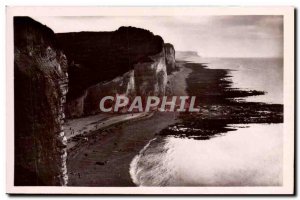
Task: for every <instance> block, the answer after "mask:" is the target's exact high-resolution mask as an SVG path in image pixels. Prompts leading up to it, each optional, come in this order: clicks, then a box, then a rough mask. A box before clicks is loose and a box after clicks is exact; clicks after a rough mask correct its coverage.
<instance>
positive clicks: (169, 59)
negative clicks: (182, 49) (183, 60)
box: [164, 43, 176, 74]
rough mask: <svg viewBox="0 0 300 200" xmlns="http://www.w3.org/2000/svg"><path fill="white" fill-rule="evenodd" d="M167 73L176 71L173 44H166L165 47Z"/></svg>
mask: <svg viewBox="0 0 300 200" xmlns="http://www.w3.org/2000/svg"><path fill="white" fill-rule="evenodd" d="M164 48H165V54H166V65H167V73H168V74H171V73H172V72H173V71H175V67H176V65H175V49H174V46H173V45H172V44H169V43H166V44H165V46H164Z"/></svg>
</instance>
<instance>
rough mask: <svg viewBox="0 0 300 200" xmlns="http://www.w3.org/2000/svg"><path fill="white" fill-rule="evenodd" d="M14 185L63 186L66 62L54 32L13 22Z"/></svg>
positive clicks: (29, 22) (20, 20)
mask: <svg viewBox="0 0 300 200" xmlns="http://www.w3.org/2000/svg"><path fill="white" fill-rule="evenodd" d="M14 51H15V52H14V55H15V57H14V76H15V77H14V78H15V81H14V84H15V86H14V87H15V88H14V90H15V99H14V100H15V185H16V186H30V185H31V186H33V185H65V184H66V183H67V175H66V173H67V169H66V148H65V147H66V139H65V137H64V132H63V123H64V117H65V115H64V103H65V101H66V94H67V90H68V79H67V74H66V73H67V59H66V56H65V55H64V54H63V53H62V51H60V50H59V49H58V46H57V43H56V38H55V35H54V33H53V32H52V30H51V29H49V28H48V27H46V26H43V25H42V24H40V23H38V22H36V21H34V20H32V19H31V18H28V17H15V18H14Z"/></svg>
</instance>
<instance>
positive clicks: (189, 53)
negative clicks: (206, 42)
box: [176, 51, 199, 60]
mask: <svg viewBox="0 0 300 200" xmlns="http://www.w3.org/2000/svg"><path fill="white" fill-rule="evenodd" d="M189 56H197V57H199V55H198V53H197V51H176V58H177V59H179V60H180V59H184V58H187V57H189Z"/></svg>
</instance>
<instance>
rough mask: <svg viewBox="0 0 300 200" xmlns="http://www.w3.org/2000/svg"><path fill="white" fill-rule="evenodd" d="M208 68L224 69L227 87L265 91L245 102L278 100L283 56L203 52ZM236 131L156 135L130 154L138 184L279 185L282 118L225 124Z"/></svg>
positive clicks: (197, 60) (193, 58) (200, 59)
mask: <svg viewBox="0 0 300 200" xmlns="http://www.w3.org/2000/svg"><path fill="white" fill-rule="evenodd" d="M185 60H186V61H189V62H195V63H203V64H204V65H206V66H207V67H208V68H211V69H228V70H229V75H230V77H229V79H230V80H231V81H232V88H239V89H245V90H258V91H265V92H266V93H265V95H260V96H251V97H246V98H244V99H243V100H244V101H249V102H263V103H270V104H283V59H282V58H203V57H199V56H190V57H186V58H185ZM228 126H229V127H232V128H235V129H236V130H235V131H229V132H226V133H225V134H221V135H220V136H219V137H213V138H211V139H209V140H195V139H191V138H178V137H174V136H167V137H162V136H157V137H156V138H154V139H152V140H151V141H149V143H148V144H147V145H146V146H145V147H144V148H143V149H142V150H141V151H140V152H139V154H138V155H136V156H135V157H134V159H133V160H132V162H131V164H130V170H129V172H130V175H131V178H132V181H133V182H134V183H135V184H136V185H137V186H214V187H218V186H280V185H282V173H283V161H282V160H283V124H282V123H277V124H229V125H228Z"/></svg>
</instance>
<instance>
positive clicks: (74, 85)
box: [56, 27, 164, 99]
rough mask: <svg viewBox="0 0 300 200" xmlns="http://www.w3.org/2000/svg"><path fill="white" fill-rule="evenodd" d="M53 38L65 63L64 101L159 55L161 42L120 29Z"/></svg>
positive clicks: (139, 32)
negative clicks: (67, 81) (65, 57)
mask: <svg viewBox="0 0 300 200" xmlns="http://www.w3.org/2000/svg"><path fill="white" fill-rule="evenodd" d="M56 37H57V39H58V41H59V43H60V44H61V46H62V48H63V50H64V52H65V53H66V55H67V57H68V61H69V71H68V72H69V79H70V80H69V81H70V82H69V85H70V90H69V92H68V96H67V98H68V99H74V98H76V97H78V96H80V95H82V93H83V92H84V90H85V89H86V88H87V87H89V86H91V85H94V84H96V83H99V82H102V81H109V80H112V79H113V78H115V77H117V76H120V75H122V74H124V73H126V72H128V71H129V70H131V69H133V66H134V64H136V63H138V62H142V61H143V62H144V61H145V60H146V61H149V62H150V61H151V59H150V58H149V56H151V55H155V54H158V53H160V52H162V50H163V45H164V41H163V39H162V38H161V37H160V36H156V35H154V34H153V33H152V32H150V31H147V30H144V29H140V28H134V27H120V28H119V29H118V30H116V31H113V32H78V33H59V34H56Z"/></svg>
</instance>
